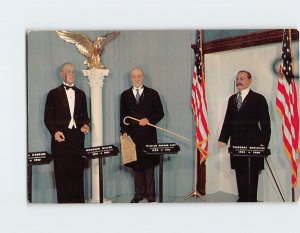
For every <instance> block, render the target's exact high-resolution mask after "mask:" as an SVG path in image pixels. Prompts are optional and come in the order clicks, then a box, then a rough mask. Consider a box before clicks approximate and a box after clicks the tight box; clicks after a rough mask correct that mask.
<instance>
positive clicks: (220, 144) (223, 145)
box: [218, 141, 227, 148]
mask: <svg viewBox="0 0 300 233" xmlns="http://www.w3.org/2000/svg"><path fill="white" fill-rule="evenodd" d="M218 145H219V147H221V148H222V147H225V146H226V145H227V144H226V143H224V142H220V141H219V143H218Z"/></svg>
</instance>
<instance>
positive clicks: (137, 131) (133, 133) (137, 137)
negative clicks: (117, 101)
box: [120, 86, 164, 169]
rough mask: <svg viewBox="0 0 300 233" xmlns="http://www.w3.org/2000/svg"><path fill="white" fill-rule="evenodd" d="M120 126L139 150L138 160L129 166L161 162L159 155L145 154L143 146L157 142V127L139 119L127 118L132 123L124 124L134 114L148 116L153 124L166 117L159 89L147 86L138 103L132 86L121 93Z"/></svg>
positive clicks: (140, 117) (135, 167)
mask: <svg viewBox="0 0 300 233" xmlns="http://www.w3.org/2000/svg"><path fill="white" fill-rule="evenodd" d="M120 107H121V109H120V126H121V133H122V134H124V133H127V134H128V135H129V136H130V137H131V138H132V140H133V141H134V143H135V144H136V150H137V157H138V161H137V162H132V163H129V164H128V166H129V167H132V168H134V169H139V168H145V167H147V166H155V165H157V164H158V162H159V156H151V155H145V154H144V153H143V152H142V146H143V145H145V144H153V143H157V135H156V129H155V128H154V127H151V126H140V125H139V124H138V122H137V121H134V120H129V119H127V120H126V122H127V123H130V125H128V126H127V125H124V123H123V119H124V117H126V116H132V117H134V118H137V119H142V118H148V120H149V122H150V123H151V124H156V123H157V122H159V121H160V120H161V119H162V118H163V117H164V111H163V107H162V104H161V101H160V98H159V94H158V93H157V91H155V90H153V89H151V88H148V87H145V86H144V91H143V93H142V95H141V97H140V101H139V103H138V104H137V103H136V100H135V97H134V94H133V93H132V88H130V89H128V90H126V91H124V92H123V93H122V94H121V106H120Z"/></svg>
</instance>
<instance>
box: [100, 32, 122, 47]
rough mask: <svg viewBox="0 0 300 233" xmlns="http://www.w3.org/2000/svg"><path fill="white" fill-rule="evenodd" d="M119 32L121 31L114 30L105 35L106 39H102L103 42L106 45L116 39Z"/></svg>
mask: <svg viewBox="0 0 300 233" xmlns="http://www.w3.org/2000/svg"><path fill="white" fill-rule="evenodd" d="M119 34H120V32H112V33H109V34H107V35H105V36H104V40H103V41H102V44H103V45H106V44H107V43H109V42H111V41H112V40H114V39H115V38H116V37H117V36H118V35H119Z"/></svg>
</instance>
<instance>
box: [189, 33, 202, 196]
mask: <svg viewBox="0 0 300 233" xmlns="http://www.w3.org/2000/svg"><path fill="white" fill-rule="evenodd" d="M199 37H200V40H199V42H200V50H202V30H199ZM200 56H201V58H200V60H201V62H203V57H202V56H203V54H202V52H200ZM203 73H204V65H202V77H203V80H202V81H203V82H204V75H203ZM195 141H196V147H195V153H194V191H193V192H192V193H190V194H189V195H187V196H186V197H185V198H184V199H185V200H187V199H189V198H190V197H194V198H197V197H200V198H201V199H202V200H203V201H205V198H204V197H202V195H201V194H200V193H199V192H198V191H197V181H198V179H197V162H198V157H197V156H198V155H197V151H198V148H197V138H196V136H195Z"/></svg>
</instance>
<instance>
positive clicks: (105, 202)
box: [86, 198, 112, 204]
mask: <svg viewBox="0 0 300 233" xmlns="http://www.w3.org/2000/svg"><path fill="white" fill-rule="evenodd" d="M86 203H97V204H100V201H99V200H94V199H89V200H86ZM101 204H112V200H110V199H107V198H103V203H101Z"/></svg>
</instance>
